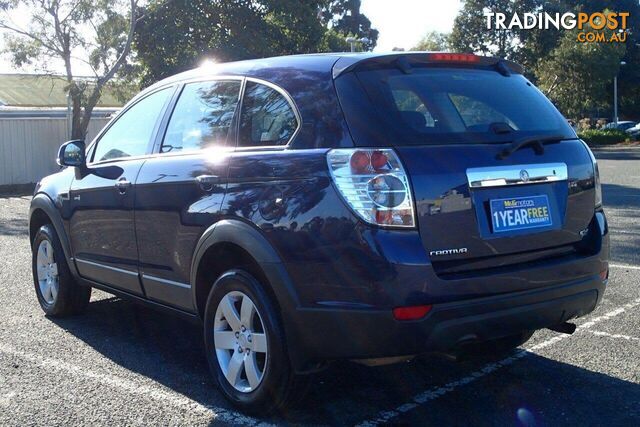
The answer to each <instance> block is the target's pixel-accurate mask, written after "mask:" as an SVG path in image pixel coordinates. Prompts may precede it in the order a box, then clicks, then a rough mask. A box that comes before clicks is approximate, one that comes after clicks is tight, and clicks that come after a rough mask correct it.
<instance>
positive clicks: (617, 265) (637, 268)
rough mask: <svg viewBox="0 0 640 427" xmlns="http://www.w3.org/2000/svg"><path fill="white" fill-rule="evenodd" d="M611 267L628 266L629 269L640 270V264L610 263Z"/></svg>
mask: <svg viewBox="0 0 640 427" xmlns="http://www.w3.org/2000/svg"><path fill="white" fill-rule="evenodd" d="M609 267H613V268H626V269H627V270H640V265H632V264H617V263H609Z"/></svg>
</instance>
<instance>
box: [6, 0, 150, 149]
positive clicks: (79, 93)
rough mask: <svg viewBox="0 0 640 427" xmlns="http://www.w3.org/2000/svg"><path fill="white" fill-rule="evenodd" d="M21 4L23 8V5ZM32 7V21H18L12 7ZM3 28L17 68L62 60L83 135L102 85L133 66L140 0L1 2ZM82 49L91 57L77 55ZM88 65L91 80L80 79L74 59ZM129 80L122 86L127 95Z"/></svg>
mask: <svg viewBox="0 0 640 427" xmlns="http://www.w3.org/2000/svg"><path fill="white" fill-rule="evenodd" d="M20 8H23V9H20ZM25 8H26V10H28V11H30V12H31V19H30V21H29V25H28V26H24V27H23V26H19V25H17V24H15V23H14V22H13V21H12V20H11V18H10V17H9V13H10V12H12V11H13V12H15V11H19V10H24V9H25ZM0 12H2V15H0V29H3V30H5V37H4V39H5V40H4V42H5V43H4V46H5V48H4V49H3V52H2V53H5V54H8V55H10V56H11V58H12V62H13V63H14V65H16V66H17V67H22V66H25V65H30V66H32V67H34V68H37V69H40V70H43V71H44V72H51V70H50V67H51V66H52V65H53V63H56V62H57V63H62V64H63V66H64V69H65V77H66V79H67V83H68V85H67V90H68V93H69V98H70V100H71V108H72V114H73V115H72V135H71V137H72V138H74V139H75V138H78V139H81V138H84V136H85V134H86V131H87V126H88V125H89V120H90V119H91V113H92V112H93V109H94V108H95V106H96V104H97V103H98V101H99V100H100V95H101V93H102V90H103V89H104V87H105V86H106V85H107V84H109V85H111V86H113V85H114V84H115V82H116V80H117V79H116V80H114V77H117V76H122V75H124V74H126V73H129V72H130V71H131V67H130V64H128V62H127V60H128V58H129V52H130V49H131V43H132V41H133V32H134V29H135V26H136V23H137V21H138V19H139V17H140V15H139V9H138V6H137V1H136V0H111V1H108V0H96V1H88V0H9V1H0ZM78 51H82V52H83V53H84V54H86V55H87V58H88V59H79V58H78V57H77V56H76V54H77V53H78ZM78 60H82V61H84V62H86V63H87V65H89V66H90V68H91V70H92V71H93V73H94V78H93V79H86V78H78V77H77V76H76V74H75V72H74V63H76V61H78ZM126 91H127V85H122V86H120V87H119V92H120V93H121V94H124V93H125V92H126Z"/></svg>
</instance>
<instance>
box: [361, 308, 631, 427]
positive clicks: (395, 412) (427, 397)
mask: <svg viewBox="0 0 640 427" xmlns="http://www.w3.org/2000/svg"><path fill="white" fill-rule="evenodd" d="M637 306H640V298H637V299H635V300H633V301H632V302H630V303H628V304H625V305H623V306H622V307H620V308H617V309H615V310H612V311H610V312H608V313H605V314H603V315H601V316H598V317H594V318H593V319H591V320H590V321H588V322H585V323H583V324H581V325H580V326H578V328H577V330H587V329H589V328H591V327H592V326H593V325H595V324H597V323H600V322H602V321H604V320H608V319H611V318H613V317H616V316H618V315H620V314H622V313H624V312H625V311H627V310H629V309H631V308H635V307H637ZM570 336H571V335H557V336H555V337H553V338H550V339H548V340H546V341H543V342H541V343H539V344H536V345H534V346H531V347H529V348H527V349H524V350H517V351H516V352H515V353H514V354H513V355H511V356H509V357H506V358H504V359H502V360H500V361H499V362H495V363H488V364H486V365H484V366H483V367H482V368H480V369H478V370H477V371H475V372H472V373H470V374H469V375H467V376H465V377H463V378H460V379H458V380H456V381H452V382H450V383H447V384H445V385H443V386H439V387H433V388H431V389H429V390H426V391H424V392H422V393H419V394H417V395H415V396H414V397H413V398H412V399H411V401H410V402H407V403H405V404H403V405H400V406H398V407H397V408H395V409H392V410H389V411H382V412H379V413H378V414H377V415H376V416H375V417H374V418H372V419H370V420H366V421H362V422H360V423H359V424H358V425H359V426H363V427H364V426H376V425H378V424H387V423H389V421H390V420H392V419H393V418H395V417H397V416H399V415H401V414H403V413H406V412H408V411H410V410H412V409H415V408H417V407H418V406H420V405H422V404H425V403H427V402H430V401H432V400H436V399H438V398H439V397H441V396H444V395H445V394H448V393H451V392H452V391H454V390H457V389H459V388H460V387H462V386H465V385H467V384H470V383H472V382H474V381H477V380H478V379H480V378H483V377H485V376H487V375H489V374H492V373H494V372H496V371H497V370H498V369H500V368H502V367H503V366H508V365H511V364H512V363H513V362H515V361H517V360H519V359H522V358H524V357H525V356H527V355H529V354H532V353H533V352H535V351H537V350H541V349H543V348H547V347H550V346H552V345H554V344H556V343H558V342H560V341H562V340H564V339H566V338H568V337H570Z"/></svg>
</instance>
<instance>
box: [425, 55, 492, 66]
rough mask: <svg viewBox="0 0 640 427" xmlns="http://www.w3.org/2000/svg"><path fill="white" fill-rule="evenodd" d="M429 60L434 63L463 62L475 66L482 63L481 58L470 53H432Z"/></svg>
mask: <svg viewBox="0 0 640 427" xmlns="http://www.w3.org/2000/svg"><path fill="white" fill-rule="evenodd" d="M429 60H431V61H434V62H461V63H465V64H475V63H478V62H480V57H479V56H477V55H472V54H470V53H432V54H429Z"/></svg>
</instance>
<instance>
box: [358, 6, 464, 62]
mask: <svg viewBox="0 0 640 427" xmlns="http://www.w3.org/2000/svg"><path fill="white" fill-rule="evenodd" d="M460 7H461V2H460V1H459V0H362V7H361V11H362V13H364V14H365V15H366V16H367V18H369V19H370V20H371V24H372V26H373V27H374V28H376V29H377V30H378V31H380V36H379V38H378V45H377V46H376V48H375V49H374V50H375V51H382V52H385V51H390V50H391V49H393V48H394V47H401V48H405V49H407V50H408V49H410V48H412V47H413V46H415V45H416V44H417V43H418V41H420V39H421V38H422V37H423V36H424V35H425V34H426V33H427V32H429V31H441V32H445V33H448V32H451V29H452V28H453V20H454V19H455V17H456V15H457V14H458V11H459V10H460Z"/></svg>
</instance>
